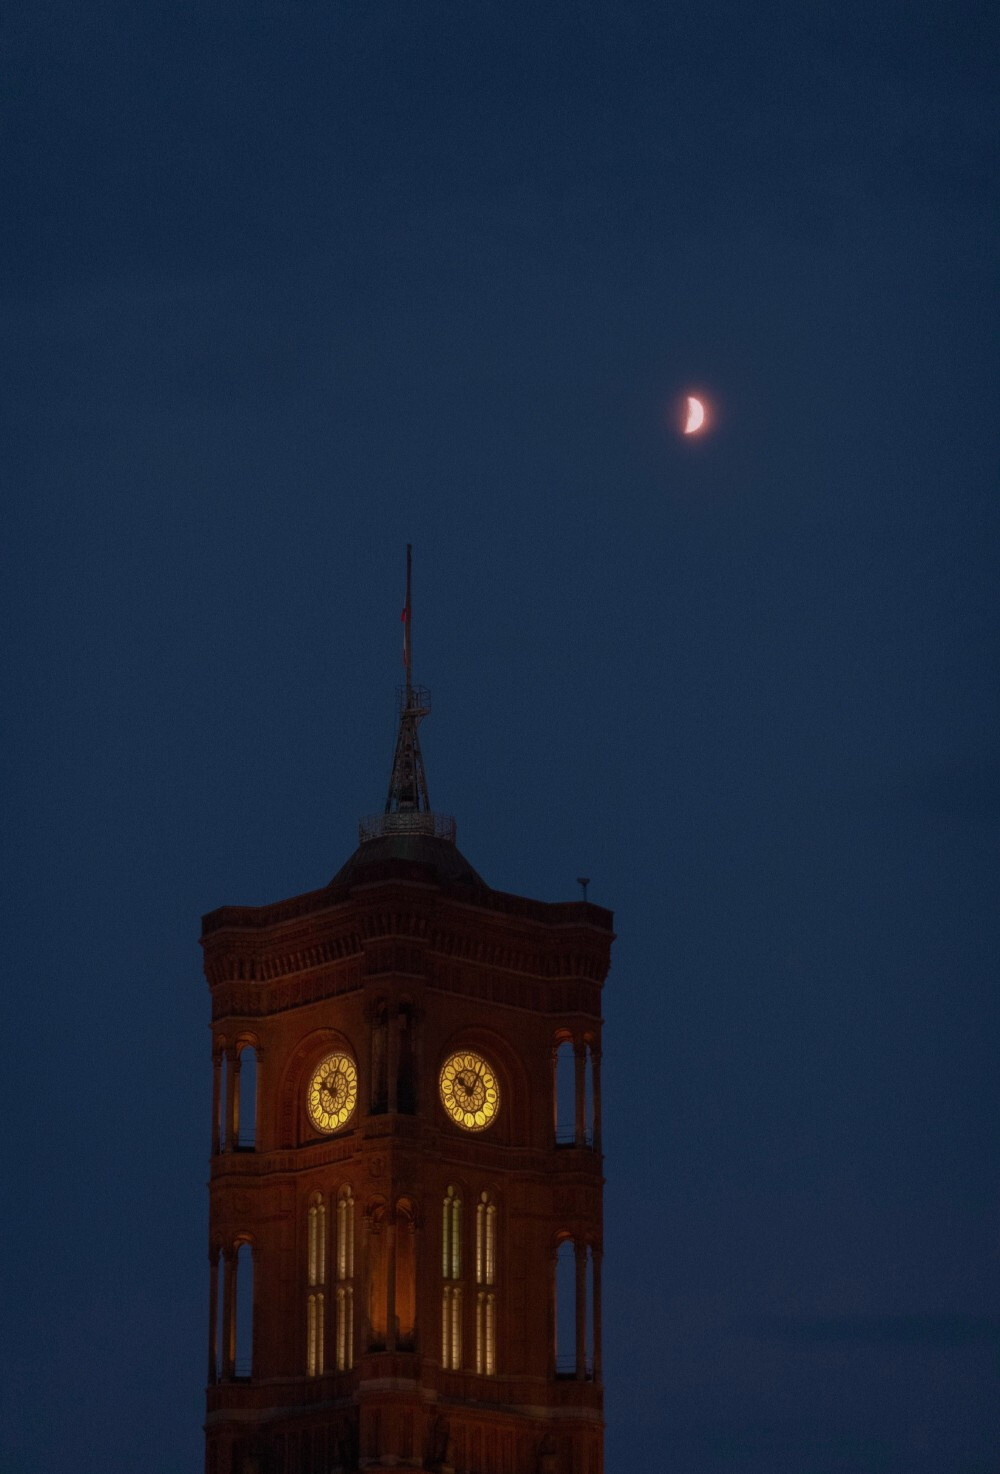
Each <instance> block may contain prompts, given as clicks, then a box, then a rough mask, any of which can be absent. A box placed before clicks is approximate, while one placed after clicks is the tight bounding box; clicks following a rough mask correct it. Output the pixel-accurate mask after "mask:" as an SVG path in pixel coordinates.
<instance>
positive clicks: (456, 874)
mask: <svg viewBox="0 0 1000 1474" xmlns="http://www.w3.org/2000/svg"><path fill="white" fill-rule="evenodd" d="M411 868H412V871H413V872H414V874H415V873H416V871H417V870H418V869H422V870H424V871H425V872H426V871H430V872H431V874H432V875H433V877H434V879H435V880H439V881H444V882H446V883H447V884H458V885H470V886H476V887H480V888H485V886H486V882H485V881H484V880H483V878H482V876H481V875H479V874H477V872H476V871H475V870H473V868H472V866H471V865H470V864H469V862H468V860H467V859H466V858H465V856H464V855H463V854H462V852H461V850H460V849H459V848H458V846H457V845H456V843H455V841H454V838H451V839H446V838H442V837H440V836H438V835H435V834H419V833H418V834H398V833H397V834H391V833H390V834H383V835H380V836H378V837H376V838H373V839H366V840H365V841H364V842H363V843H362V844H360V845H359V846H358V848H357V849H356V850H355V851H354V854H353V855H352V856H351V857H350V859H349V860H348V861H347V862H346V864H344V865H342V866H341V867H340V869H339V870H338V871H337V873H336V875H335V876H334V877H333V879H332V881H331V882H330V884H331V885H359V884H363V883H364V881H366V880H368V879H375V878H376V874H378V875H379V876H381V875H382V874H384V873H386V872H387V871H390V872H393V873H396V874H399V873H404V872H409V871H411Z"/></svg>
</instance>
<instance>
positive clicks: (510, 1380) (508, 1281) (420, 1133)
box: [202, 577, 612, 1474]
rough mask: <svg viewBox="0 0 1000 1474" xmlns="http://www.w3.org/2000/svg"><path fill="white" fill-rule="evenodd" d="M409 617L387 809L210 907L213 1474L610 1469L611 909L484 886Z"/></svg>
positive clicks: (588, 1473)
mask: <svg viewBox="0 0 1000 1474" xmlns="http://www.w3.org/2000/svg"><path fill="white" fill-rule="evenodd" d="M409 611H410V599H409V577H408V579H407V607H406V612H405V615H404V618H405V619H406V625H405V630H406V655H405V659H406V686H405V688H404V691H403V692H402V701H401V713H400V731H399V738H398V740H397V745H396V753H395V759H394V763H393V773H392V779H391V782H390V790H389V799H388V801H387V804H386V809H385V812H384V813H383V814H381V815H379V816H378V818H377V819H375V820H368V821H365V822H363V823H362V826H361V844H360V846H359V848H358V849H357V850H356V851H355V852H354V854H353V855H352V856H351V858H350V859H349V860H348V861H347V863H346V864H345V865H344V866H343V867H342V868H341V869H340V870H339V871H338V873H337V874H336V875H335V876H334V878H333V880H332V881H331V882H330V883H329V885H327V886H325V887H324V888H323V889H322V890H317V891H311V892H309V893H308V894H306V895H302V896H296V897H295V898H293V899H292V900H287V901H279V902H277V903H275V904H274V905H270V906H259V907H235V906H226V907H223V908H221V909H220V910H218V911H213V912H211V913H210V914H209V915H208V916H206V917H205V918H204V927H203V935H202V943H203V946H204V950H205V972H206V976H207V978H208V983H209V987H210V989H211V994H212V1057H213V1061H214V1067H215V1095H214V1100H215V1111H214V1123H215V1124H214V1130H213V1155H212V1161H211V1186H210V1197H211V1203H210V1261H211V1266H212V1273H211V1296H210V1301H211V1305H210V1337H209V1369H208V1370H209V1377H208V1380H209V1386H208V1416H207V1421H206V1440H207V1442H206V1469H207V1471H208V1474H337V1471H348V1470H355V1469H368V1470H372V1471H376V1470H378V1471H382V1470H385V1471H388V1470H390V1469H392V1470H395V1471H396V1474H410V1471H416V1470H437V1471H442V1474H445V1471H451V1470H454V1471H455V1474H535V1471H545V1474H603V1413H602V1392H601V1351H600V1347H601V1315H600V1306H601V1296H600V1266H601V1232H602V1218H601V1188H602V1157H601V1135H600V1098H601V1097H600V1057H601V987H602V984H603V981H604V978H605V975H606V973H607V970H608V964H609V954H610V946H611V941H612V930H611V915H610V913H609V912H607V911H605V910H603V909H601V908H600V907H598V906H594V905H591V904H589V903H588V902H587V901H586V900H585V899H584V900H583V901H577V902H569V903H560V904H547V903H544V902H539V901H531V900H526V899H524V898H522V897H520V896H513V895H507V894H505V893H503V892H501V891H495V890H491V889H490V887H489V886H487V885H486V884H485V883H484V882H483V881H482V880H481V879H480V877H479V876H478V875H477V874H476V872H475V871H474V870H473V868H472V866H471V865H470V864H469V863H468V861H467V860H466V859H465V858H464V857H463V855H462V854H461V853H460V851H459V850H458V849H457V848H456V845H455V832H454V824H453V823H452V821H450V820H448V819H446V818H445V817H444V816H442V815H435V814H433V813H432V812H431V810H430V805H429V802H428V800H427V785H426V781H425V778H424V772H423V763H422V760H421V756H420V748H419V743H418V740H417V727H418V725H419V722H420V720H421V718H422V717H423V716H424V715H426V713H427V711H428V710H429V702H428V698H427V693H426V692H425V691H423V690H422V689H421V688H418V687H415V686H413V685H412V682H411V679H410V646H409V635H410V624H409ZM567 1058H568V1061H569V1068H570V1078H569V1085H568V1089H567V1088H566V1081H565V1079H563V1078H562V1070H563V1066H564V1063H565V1062H566V1059H567ZM557 1074H558V1075H559V1083H558V1086H557ZM567 1098H568V1099H569V1102H570V1104H569V1108H568V1111H569V1113H570V1114H571V1119H570V1120H569V1121H567V1122H565V1123H564V1122H563V1121H561V1120H560V1119H559V1112H557V1103H558V1102H563V1103H565V1102H566V1100H567ZM565 1109H566V1107H565V1104H564V1110H565Z"/></svg>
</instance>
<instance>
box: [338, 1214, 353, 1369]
mask: <svg viewBox="0 0 1000 1474" xmlns="http://www.w3.org/2000/svg"><path fill="white" fill-rule="evenodd" d="M353 1365H354V1194H353V1193H352V1192H351V1189H350V1188H349V1187H342V1188H341V1189H340V1193H339V1194H338V1197H337V1371H338V1372H348V1371H350V1369H351V1367H353Z"/></svg>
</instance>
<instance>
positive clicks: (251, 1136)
mask: <svg viewBox="0 0 1000 1474" xmlns="http://www.w3.org/2000/svg"><path fill="white" fill-rule="evenodd" d="M235 1086H236V1089H235V1096H236V1100H235V1115H236V1145H237V1146H238V1147H240V1148H241V1149H242V1150H243V1151H252V1150H253V1148H254V1147H255V1146H256V1144H257V1051H256V1050H255V1049H254V1047H253V1045H252V1044H245V1045H244V1046H243V1048H242V1049H241V1050H240V1052H239V1054H238V1055H237V1057H236V1082H235Z"/></svg>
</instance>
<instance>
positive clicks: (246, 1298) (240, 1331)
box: [233, 1243, 253, 1377]
mask: <svg viewBox="0 0 1000 1474" xmlns="http://www.w3.org/2000/svg"><path fill="white" fill-rule="evenodd" d="M233 1299H234V1308H235V1312H236V1327H235V1336H234V1338H233V1340H234V1345H235V1357H234V1362H235V1365H234V1368H233V1370H234V1372H235V1375H236V1376H237V1377H252V1376H253V1249H252V1248H251V1247H250V1245H249V1244H247V1243H243V1244H240V1246H239V1249H238V1251H237V1254H236V1285H235V1294H234V1297H233Z"/></svg>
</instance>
